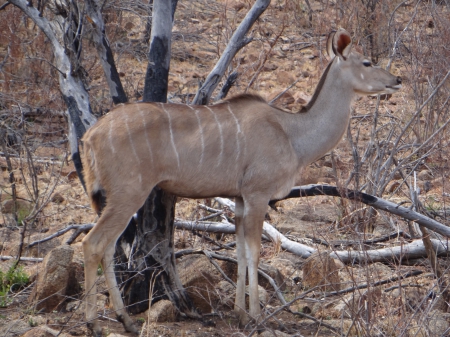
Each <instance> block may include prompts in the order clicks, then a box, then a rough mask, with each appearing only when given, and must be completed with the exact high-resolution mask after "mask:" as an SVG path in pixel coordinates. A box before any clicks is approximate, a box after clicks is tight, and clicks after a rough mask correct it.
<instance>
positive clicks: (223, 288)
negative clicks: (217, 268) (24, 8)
mask: <svg viewBox="0 0 450 337" xmlns="http://www.w3.org/2000/svg"><path fill="white" fill-rule="evenodd" d="M216 290H217V293H218V294H219V304H220V305H221V306H223V307H225V308H227V309H232V308H234V298H235V296H236V288H234V287H233V286H232V285H231V284H230V283H229V282H228V281H220V282H219V283H218V285H217V288H216ZM245 291H246V292H248V286H246V287H245ZM258 297H259V300H260V302H262V303H267V302H268V300H269V294H268V292H267V291H266V290H265V289H264V288H263V287H261V286H260V285H258ZM248 299H249V297H248V295H246V296H245V303H246V306H248V304H249V303H248Z"/></svg>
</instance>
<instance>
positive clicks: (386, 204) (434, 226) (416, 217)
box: [270, 185, 450, 238]
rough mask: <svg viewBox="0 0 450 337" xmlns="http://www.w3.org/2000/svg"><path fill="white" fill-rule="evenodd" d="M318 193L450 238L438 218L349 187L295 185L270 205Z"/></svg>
mask: <svg viewBox="0 0 450 337" xmlns="http://www.w3.org/2000/svg"><path fill="white" fill-rule="evenodd" d="M316 195H329V196H333V197H340V198H346V199H350V200H356V201H360V202H362V203H364V204H366V205H369V206H371V207H373V208H376V209H381V210H384V211H387V212H389V213H392V214H395V215H399V216H401V217H403V218H405V219H407V220H411V221H415V222H417V223H418V224H419V225H422V226H424V227H427V228H428V229H430V230H432V231H434V232H436V233H439V234H441V235H443V236H445V237H447V238H450V227H447V226H445V225H443V224H441V223H440V222H437V221H436V220H433V219H431V218H429V217H427V216H425V215H423V214H420V213H417V212H414V211H413V210H410V209H408V208H405V207H401V206H399V205H397V204H395V203H393V202H390V201H387V200H384V199H381V198H378V197H375V196H373V195H370V194H366V193H362V192H357V191H353V190H349V189H347V188H340V189H338V188H337V187H335V186H330V185H305V186H298V187H294V188H293V189H292V190H291V192H289V194H288V195H287V196H286V197H284V198H283V199H279V200H272V201H271V202H270V205H272V206H273V205H274V204H275V203H276V202H277V201H280V200H284V199H290V198H300V197H310V196H316Z"/></svg>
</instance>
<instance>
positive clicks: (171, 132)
mask: <svg viewBox="0 0 450 337" xmlns="http://www.w3.org/2000/svg"><path fill="white" fill-rule="evenodd" d="M159 104H160V105H161V108H162V109H163V111H164V112H165V113H166V115H167V118H168V120H169V131H170V142H171V143H172V147H173V151H174V152H175V154H176V155H177V163H178V168H180V155H179V154H178V151H177V147H176V145H175V139H174V138H173V130H172V121H171V120H170V115H169V111H167V110H166V108H165V106H164V103H159Z"/></svg>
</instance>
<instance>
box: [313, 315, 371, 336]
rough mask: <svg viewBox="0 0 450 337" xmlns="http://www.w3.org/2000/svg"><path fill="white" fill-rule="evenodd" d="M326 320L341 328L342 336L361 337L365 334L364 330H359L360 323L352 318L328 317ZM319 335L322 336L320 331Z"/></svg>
mask: <svg viewBox="0 0 450 337" xmlns="http://www.w3.org/2000/svg"><path fill="white" fill-rule="evenodd" d="M324 322H325V323H327V324H329V325H331V326H332V327H335V328H337V329H338V330H340V331H341V332H342V336H349V337H357V336H358V337H359V336H362V335H363V331H358V328H357V326H358V325H357V324H355V322H354V321H353V320H351V319H327V320H325V321H324ZM324 329H325V328H324ZM323 331H329V330H323ZM364 331H365V330H364ZM318 336H320V333H318Z"/></svg>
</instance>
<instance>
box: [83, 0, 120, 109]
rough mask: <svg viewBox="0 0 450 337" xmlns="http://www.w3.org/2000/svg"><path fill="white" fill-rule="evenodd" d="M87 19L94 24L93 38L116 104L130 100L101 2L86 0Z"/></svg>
mask: <svg viewBox="0 0 450 337" xmlns="http://www.w3.org/2000/svg"><path fill="white" fill-rule="evenodd" d="M85 4H86V12H87V16H86V17H87V19H88V21H89V22H90V23H91V24H92V26H93V28H94V29H93V31H92V38H93V40H94V45H95V48H96V49H97V54H98V58H99V59H100V63H101V65H102V67H103V72H104V73H105V77H106V81H107V83H108V87H109V92H110V93H111V98H112V100H113V103H114V104H118V103H126V102H127V101H128V98H127V95H126V93H125V90H124V89H123V86H122V82H121V80H120V77H119V72H118V71H117V67H116V64H115V62H114V57H113V53H112V50H111V46H110V44H109V41H108V38H107V36H106V32H105V23H104V21H103V16H102V13H101V7H100V4H99V3H98V2H97V1H96V0H86V2H85Z"/></svg>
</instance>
